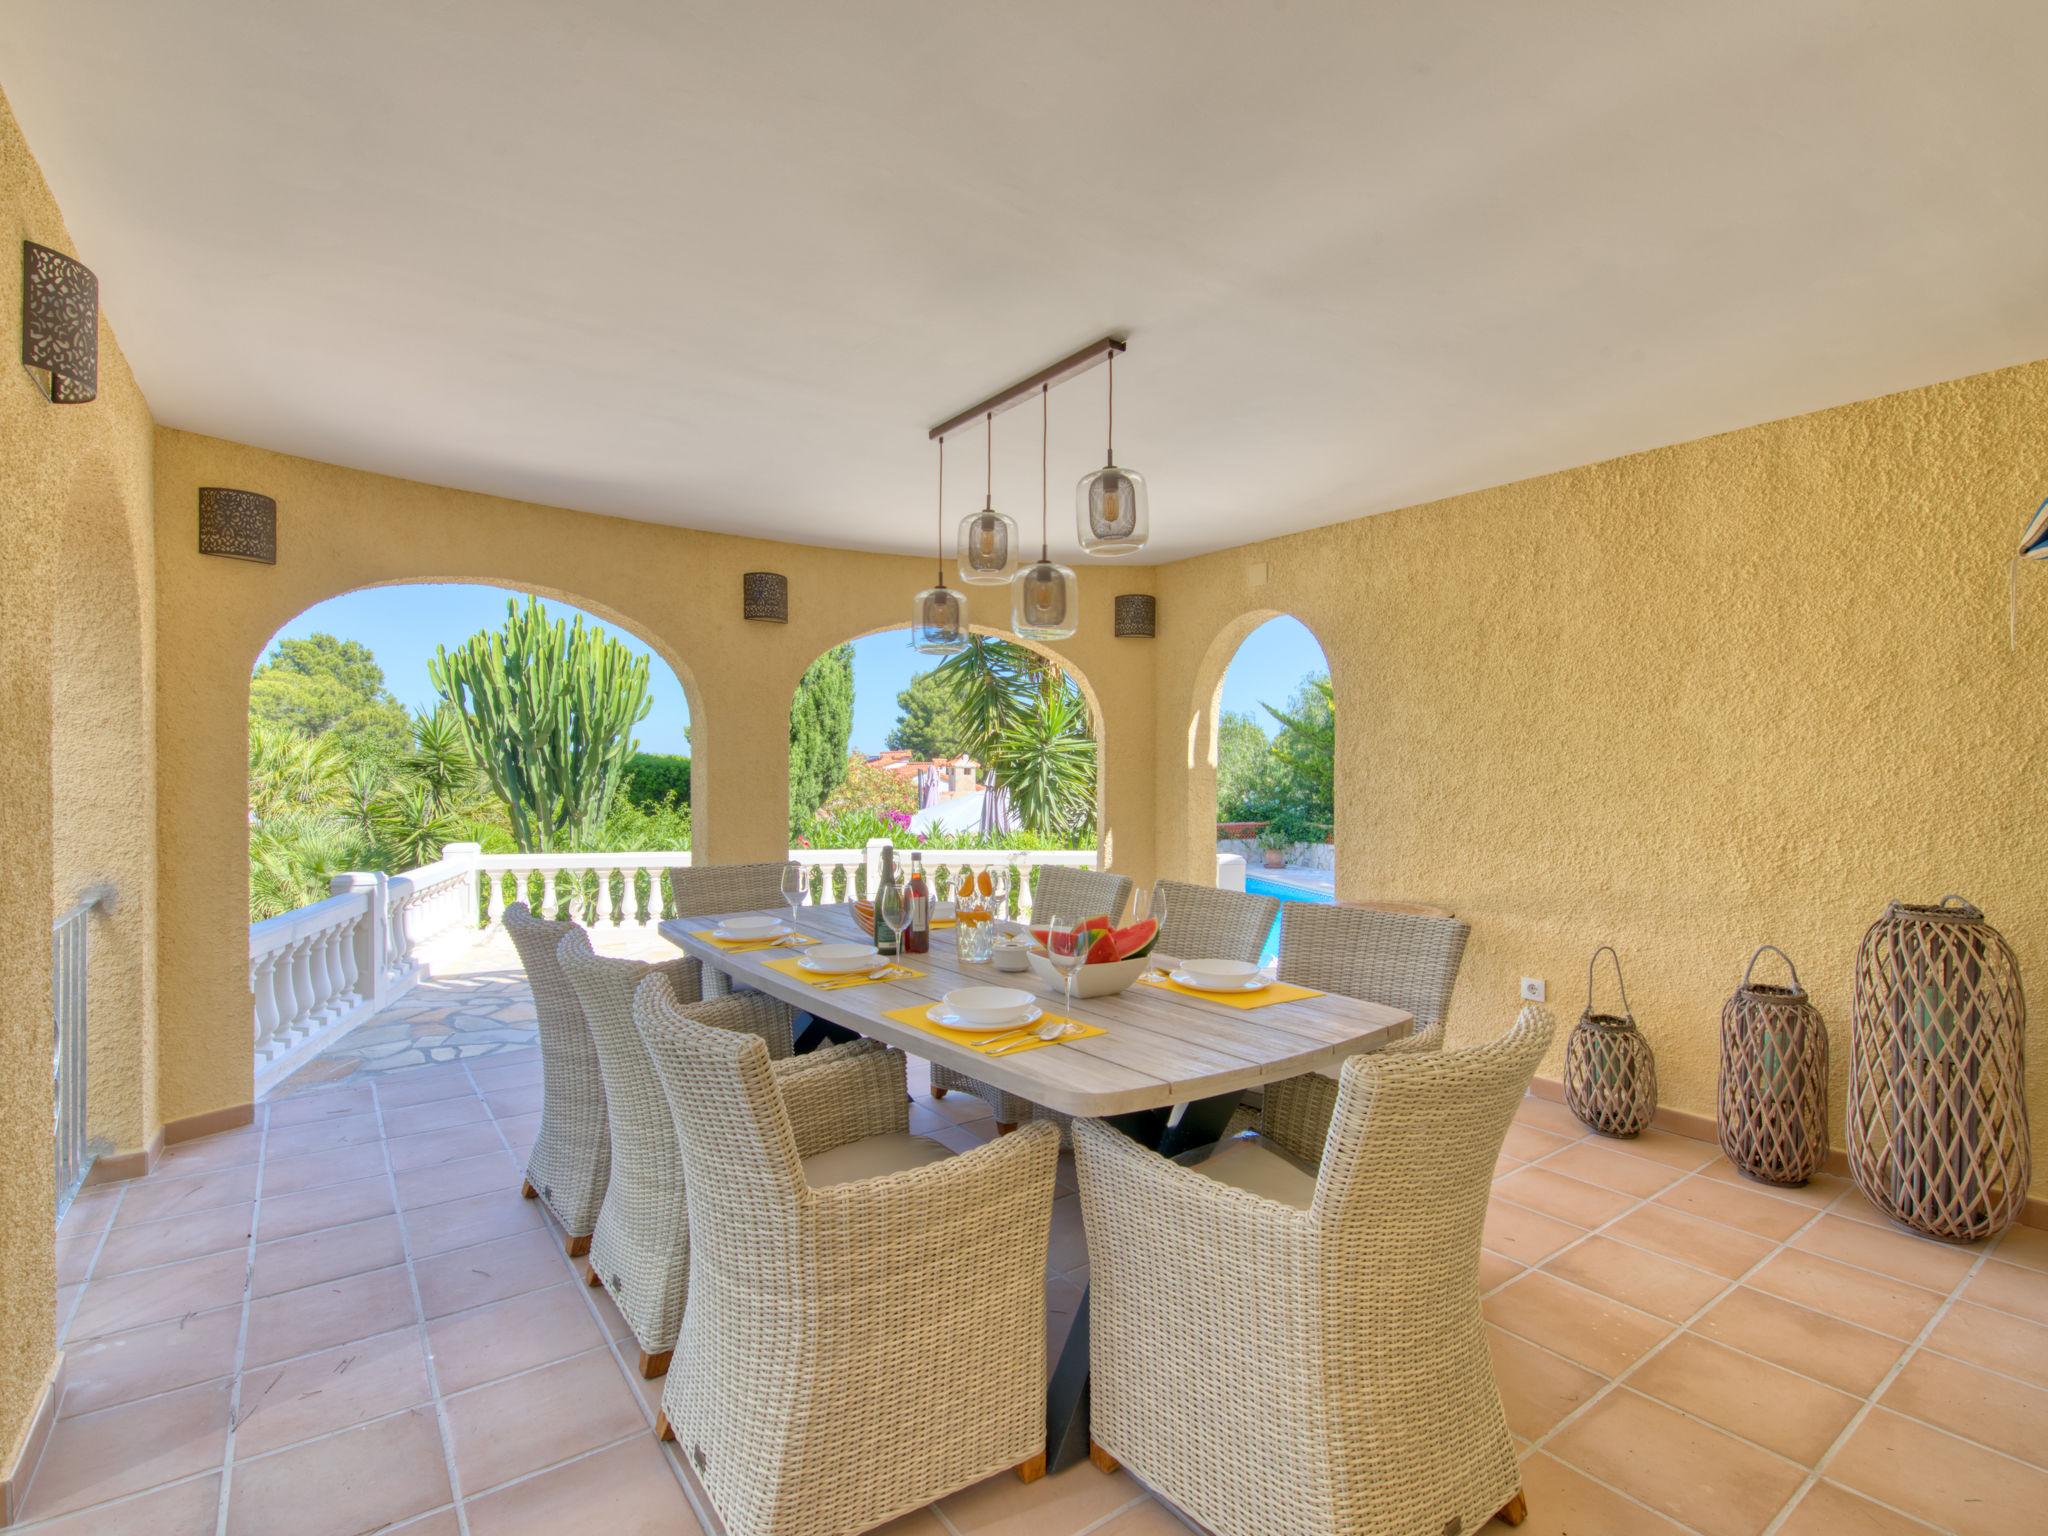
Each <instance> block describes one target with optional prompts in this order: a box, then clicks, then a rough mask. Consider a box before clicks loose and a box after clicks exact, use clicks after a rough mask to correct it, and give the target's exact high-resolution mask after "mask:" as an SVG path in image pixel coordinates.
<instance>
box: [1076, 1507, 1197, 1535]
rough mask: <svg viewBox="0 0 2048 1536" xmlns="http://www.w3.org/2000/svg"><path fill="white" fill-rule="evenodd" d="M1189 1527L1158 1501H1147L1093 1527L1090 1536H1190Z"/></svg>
mask: <svg viewBox="0 0 2048 1536" xmlns="http://www.w3.org/2000/svg"><path fill="white" fill-rule="evenodd" d="M1188 1530H1189V1527H1188V1526H1187V1525H1186V1524H1185V1523H1184V1522H1183V1521H1182V1520H1181V1518H1180V1517H1179V1516H1178V1515H1176V1514H1174V1512H1173V1511H1172V1510H1170V1509H1168V1508H1167V1507H1166V1506H1165V1505H1163V1504H1161V1503H1160V1502H1159V1501H1158V1500H1157V1499H1147V1500H1146V1501H1145V1502H1144V1503H1142V1504H1139V1505H1135V1506H1134V1507H1132V1508H1130V1509H1127V1510H1125V1511H1124V1512H1123V1513H1122V1514H1120V1515H1118V1516H1116V1517H1115V1518H1114V1519H1112V1520H1111V1521H1110V1522H1109V1523H1108V1524H1107V1525H1098V1526H1095V1527H1093V1528H1092V1529H1091V1530H1090V1531H1089V1533H1088V1536H1188Z"/></svg>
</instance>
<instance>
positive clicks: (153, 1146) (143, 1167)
mask: <svg viewBox="0 0 2048 1536" xmlns="http://www.w3.org/2000/svg"><path fill="white" fill-rule="evenodd" d="M163 1155H164V1133H163V1131H162V1130H161V1129H159V1130H158V1131H157V1133H156V1134H155V1135H154V1136H152V1137H150V1138H149V1141H148V1142H147V1143H146V1144H145V1145H143V1146H141V1147H139V1148H137V1149H136V1150H135V1151H133V1152H102V1153H101V1154H100V1155H99V1156H98V1157H96V1158H94V1159H93V1163H92V1167H91V1168H89V1169H88V1170H86V1175H85V1182H86V1183H87V1184H89V1185H90V1184H118V1183H120V1182H121V1181H122V1180H124V1179H141V1178H147V1177H148V1176H149V1174H150V1172H151V1170H153V1169H154V1168H155V1167H156V1165H157V1164H158V1163H159V1162H161V1161H162V1160H163Z"/></svg>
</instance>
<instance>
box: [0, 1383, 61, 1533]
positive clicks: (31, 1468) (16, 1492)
mask: <svg viewBox="0 0 2048 1536" xmlns="http://www.w3.org/2000/svg"><path fill="white" fill-rule="evenodd" d="M63 1401H64V1352H63V1351H62V1350H59V1351H58V1352H57V1355H56V1357H55V1358H54V1359H53V1360H51V1361H50V1368H49V1370H48V1371H46V1372H45V1373H44V1374H43V1385H42V1388H41V1390H40V1391H39V1392H38V1393H37V1394H36V1402H35V1406H34V1407H33V1408H31V1409H30V1410H29V1415H28V1422H27V1423H26V1424H24V1425H22V1427H21V1436H20V1438H19V1439H17V1440H16V1441H15V1444H14V1453H13V1454H12V1455H11V1456H9V1457H8V1458H7V1466H6V1469H5V1470H4V1471H0V1525H12V1524H14V1522H15V1521H17V1520H19V1519H20V1518H21V1511H22V1508H23V1506H24V1505H26V1504H27V1503H28V1485H29V1483H30V1481H31V1480H32V1479H33V1478H34V1477H35V1475H36V1468H37V1467H38V1466H40V1465H41V1464H42V1460H43V1450H44V1447H46V1446H47V1445H48V1444H49V1443H50V1431H51V1430H52V1429H53V1428H55V1426H56V1423H57V1409H58V1407H59V1405H61V1404H62V1403H63Z"/></svg>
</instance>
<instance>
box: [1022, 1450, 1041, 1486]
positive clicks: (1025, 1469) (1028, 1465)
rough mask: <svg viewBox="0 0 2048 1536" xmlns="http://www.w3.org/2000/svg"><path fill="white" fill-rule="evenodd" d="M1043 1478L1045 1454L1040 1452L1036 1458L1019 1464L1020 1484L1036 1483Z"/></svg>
mask: <svg viewBox="0 0 2048 1536" xmlns="http://www.w3.org/2000/svg"><path fill="white" fill-rule="evenodd" d="M1043 1476H1045V1452H1043V1451H1040V1452H1039V1453H1038V1454H1037V1455H1036V1456H1033V1457H1031V1458H1029V1459H1028V1460H1025V1461H1020V1462H1018V1463H1017V1481H1018V1482H1020V1483H1035V1482H1037V1481H1038V1480H1039V1479H1040V1478H1041V1477H1043Z"/></svg>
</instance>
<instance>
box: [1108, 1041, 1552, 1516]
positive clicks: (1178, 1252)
mask: <svg viewBox="0 0 2048 1536" xmlns="http://www.w3.org/2000/svg"><path fill="white" fill-rule="evenodd" d="M1551 1033H1552V1022H1551V1017H1550V1014H1549V1012H1548V1011H1547V1010H1545V1009H1543V1008H1541V1007H1538V1006H1534V1005H1531V1006H1529V1007H1526V1008H1524V1009H1523V1010H1522V1013H1521V1016H1520V1017H1519V1018H1518V1019H1517V1020H1516V1021H1515V1024H1514V1027H1513V1028H1511V1029H1510V1030H1508V1032H1507V1033H1506V1034H1504V1035H1502V1036H1501V1037H1500V1038H1498V1039H1496V1040H1493V1041H1491V1042H1489V1043H1487V1044H1485V1045H1478V1046H1473V1047H1471V1048H1469V1049H1466V1050H1459V1051H1449V1052H1410V1053H1405V1054H1402V1053H1391V1052H1386V1051H1379V1052H1369V1053H1366V1054H1364V1055H1359V1056H1354V1057H1352V1058H1351V1059H1350V1060H1349V1061H1347V1062H1345V1064H1344V1079H1343V1086H1342V1088H1341V1089H1340V1091H1339V1093H1338V1097H1337V1109H1336V1113H1335V1115H1334V1117H1333V1118H1332V1121H1331V1126H1330V1135H1329V1143H1328V1146H1327V1147H1326V1148H1325V1149H1324V1150H1323V1153H1322V1157H1321V1166H1320V1172H1317V1171H1315V1165H1314V1164H1313V1163H1309V1164H1304V1163H1303V1162H1302V1161H1301V1160H1299V1159H1297V1158H1295V1157H1293V1156H1290V1155H1289V1153H1288V1150H1287V1149H1286V1148H1284V1147H1275V1146H1273V1145H1272V1144H1271V1143H1269V1142H1268V1141H1267V1140H1266V1139H1265V1138H1263V1137H1261V1136H1258V1135H1255V1134H1253V1135H1245V1136H1240V1137H1237V1138H1235V1139H1233V1140H1231V1141H1228V1142H1225V1143H1223V1144H1222V1146H1221V1147H1220V1148H1219V1149H1218V1150H1217V1151H1216V1153H1215V1154H1214V1155H1213V1156H1211V1157H1210V1158H1209V1159H1208V1160H1207V1161H1206V1162H1203V1163H1198V1164H1193V1165H1189V1164H1186V1163H1181V1162H1177V1161H1173V1160H1171V1159H1168V1158H1164V1157H1161V1156H1160V1155H1159V1154H1158V1153H1156V1152H1152V1151H1150V1150H1148V1149H1146V1148H1145V1147H1143V1146H1141V1145H1140V1144H1139V1143H1138V1142H1136V1141H1133V1140H1132V1139H1130V1138H1129V1137H1127V1136H1124V1135H1122V1134H1121V1133H1119V1132H1117V1131H1114V1130H1112V1129H1110V1128H1109V1127H1108V1126H1105V1125H1104V1124H1102V1123H1101V1122H1100V1121H1096V1120H1080V1121H1076V1122H1075V1125H1074V1153H1075V1160H1076V1165H1077V1170H1078V1175H1079V1179H1080V1186H1081V1211H1082V1216H1083V1218H1084V1220H1085V1222H1086V1224H1087V1231H1088V1251H1089V1259H1090V1270H1089V1308H1090V1330H1091V1331H1090V1335H1089V1342H1090V1362H1091V1365H1092V1370H1093V1374H1092V1376H1091V1378H1090V1386H1089V1391H1090V1401H1091V1405H1092V1406H1091V1412H1092V1415H1093V1419H1092V1424H1091V1428H1090V1436H1091V1441H1092V1444H1091V1448H1090V1449H1091V1455H1092V1456H1093V1458H1094V1460H1095V1461H1096V1464H1097V1465H1098V1466H1101V1467H1103V1468H1104V1469H1105V1470H1114V1469H1115V1467H1116V1466H1117V1464H1118V1463H1127V1464H1128V1465H1129V1466H1130V1469H1131V1471H1132V1472H1133V1473H1134V1474H1135V1475H1136V1476H1137V1477H1139V1478H1140V1479H1141V1480H1143V1481H1144V1482H1145V1483H1146V1484H1147V1485H1148V1486H1149V1487H1151V1488H1152V1489H1154V1490H1155V1491H1156V1492H1158V1493H1159V1494H1160V1495H1161V1496H1162V1497H1163V1498H1165V1499H1167V1500H1169V1501H1170V1502H1171V1503H1173V1504H1174V1505H1176V1506H1178V1507H1179V1508H1180V1509H1181V1510H1183V1511H1185V1512H1186V1513H1187V1514H1188V1515H1189V1516H1190V1517H1192V1518H1193V1519H1194V1520H1196V1521H1197V1522H1199V1523H1200V1524H1201V1525H1202V1526H1204V1527H1205V1528H1207V1529H1208V1530H1210V1531H1213V1532H1216V1533H1217V1536H1269V1533H1271V1532H1275V1531H1315V1532H1319V1533H1325V1536H1416V1533H1418V1532H1428V1533H1431V1536H1434V1533H1436V1532H1439V1531H1464V1532H1467V1533H1475V1532H1477V1531H1478V1530H1479V1529H1480V1528H1481V1527H1482V1526H1484V1525H1485V1524H1486V1522H1487V1521H1488V1520H1489V1519H1491V1518H1493V1517H1494V1516H1495V1515H1496V1514H1498V1515H1500V1517H1501V1518H1502V1519H1503V1520H1504V1521H1505V1522H1506V1523H1507V1524H1510V1525H1519V1524H1520V1523H1521V1521H1522V1519H1523V1518H1524V1516H1525V1515H1526V1513H1527V1510H1526V1506H1525V1504H1524V1502H1523V1499H1522V1494H1521V1490H1520V1481H1521V1474H1520V1472H1519V1470H1518V1469H1517V1466H1516V1462H1515V1443H1514V1440H1513V1439H1512V1438H1511V1437H1510V1435H1509V1433H1508V1426H1507V1422H1506V1419H1505V1418H1504V1417H1503V1415H1502V1410H1501V1400H1500V1393H1499V1390H1498V1388H1497V1387H1496V1385H1495V1382H1494V1375H1493V1367H1492V1363H1491V1361H1490V1359H1489V1357H1488V1354H1487V1347H1486V1327H1485V1323H1484V1321H1483V1320H1482V1318H1481V1316H1480V1312H1479V1240H1480V1232H1481V1228H1482V1226H1483V1224H1484V1222H1485V1218H1486V1204H1487V1197H1488V1195H1489V1194H1490V1193H1491V1189H1492V1181H1493V1165H1494V1160H1495V1159H1496V1158H1497V1157H1498V1156H1499V1155H1500V1148H1501V1141H1502V1139H1503V1138H1504V1137H1505V1136H1506V1134H1507V1130H1508V1125H1509V1123H1510V1121H1511V1120H1512V1119H1513V1117H1514V1113H1515V1109H1516V1107H1517V1106H1518V1105H1519V1104H1520V1102H1521V1099H1522V1095H1523V1094H1524V1093H1525V1092H1526V1091H1527V1090H1528V1087H1529V1079H1530V1077H1531V1075H1532V1074H1533V1073H1534V1072H1535V1070H1536V1065H1537V1063H1538V1062H1539V1061H1540V1060H1541V1059H1542V1057H1543V1052H1544V1050H1545V1048H1546V1047H1547V1046H1548V1045H1549V1043H1550V1038H1551ZM1189 1382H1229V1383H1231V1390H1228V1391H1217V1392H1207V1393H1202V1394H1200V1395H1199V1396H1198V1397H1191V1396H1190V1395H1189V1393H1188V1383H1189Z"/></svg>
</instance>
